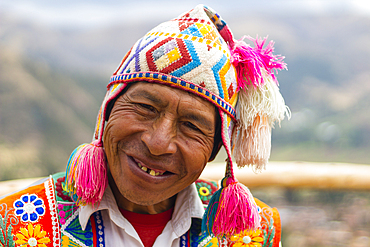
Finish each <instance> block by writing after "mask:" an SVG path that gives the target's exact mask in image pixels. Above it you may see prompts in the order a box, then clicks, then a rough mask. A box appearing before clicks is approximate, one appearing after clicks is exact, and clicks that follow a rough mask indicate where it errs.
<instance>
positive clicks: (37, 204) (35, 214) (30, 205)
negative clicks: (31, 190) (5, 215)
mask: <svg viewBox="0 0 370 247" xmlns="http://www.w3.org/2000/svg"><path fill="white" fill-rule="evenodd" d="M14 208H15V215H16V216H20V218H21V220H22V221H23V222H36V221H38V219H39V217H40V216H43V215H44V214H45V205H44V201H43V200H42V199H41V198H38V197H37V196H36V195H35V194H31V195H23V196H21V198H20V199H18V200H16V201H15V202H14Z"/></svg>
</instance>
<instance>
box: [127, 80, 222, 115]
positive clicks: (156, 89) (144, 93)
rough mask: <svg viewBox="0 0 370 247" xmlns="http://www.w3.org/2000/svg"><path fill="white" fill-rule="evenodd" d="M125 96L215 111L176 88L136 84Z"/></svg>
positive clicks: (196, 97) (203, 100)
mask: <svg viewBox="0 0 370 247" xmlns="http://www.w3.org/2000/svg"><path fill="white" fill-rule="evenodd" d="M126 94H128V95H130V96H135V97H145V98H148V99H149V100H151V101H153V102H154V103H158V104H160V103H166V102H167V101H169V102H167V103H170V104H177V103H180V102H186V103H192V104H194V105H193V107H192V108H194V109H199V110H208V111H212V112H214V111H215V106H214V105H213V104H212V103H210V102H209V101H207V100H205V99H203V98H202V97H200V96H198V95H196V94H194V93H191V92H188V91H185V90H181V89H178V88H174V87H171V86H168V85H162V84H158V83H148V82H137V83H134V84H133V85H130V86H129V88H128V89H127V91H126Z"/></svg>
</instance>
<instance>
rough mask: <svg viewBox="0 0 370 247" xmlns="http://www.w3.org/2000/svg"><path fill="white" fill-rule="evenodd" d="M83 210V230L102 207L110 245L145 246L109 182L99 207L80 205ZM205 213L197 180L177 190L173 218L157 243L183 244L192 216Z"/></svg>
mask: <svg viewBox="0 0 370 247" xmlns="http://www.w3.org/2000/svg"><path fill="white" fill-rule="evenodd" d="M79 210H80V212H79V221H80V224H81V227H82V229H83V230H85V228H86V225H87V222H88V220H89V219H90V216H91V214H93V213H94V212H96V211H99V210H101V214H102V218H103V223H104V226H105V228H104V234H105V245H106V246H129V247H143V246H144V245H143V243H142V242H141V239H140V237H139V235H138V234H137V232H136V231H135V229H134V227H133V226H132V225H131V223H130V222H129V221H128V220H127V219H126V218H124V217H123V215H122V214H121V212H120V211H119V209H118V206H117V203H116V200H115V198H114V195H113V193H112V190H111V189H110V187H109V186H108V187H107V189H106V190H105V192H104V195H103V199H102V200H101V202H100V205H99V207H98V208H95V209H94V208H93V207H92V206H91V205H87V206H82V207H80V208H79ZM203 213H204V208H203V204H202V201H201V200H200V198H199V196H198V192H197V189H196V187H195V184H194V183H193V184H191V185H190V186H188V187H187V188H185V189H184V190H182V191H180V192H179V193H178V194H177V198H176V203H175V208H174V211H173V214H172V219H171V220H170V221H169V222H168V223H167V225H166V226H165V228H164V229H163V232H162V233H161V234H160V235H159V236H158V237H157V239H156V241H155V242H154V244H153V247H167V246H168V247H178V246H180V237H181V236H182V235H183V234H185V233H186V232H187V231H188V230H189V229H190V226H191V218H200V219H201V218H202V216H203Z"/></svg>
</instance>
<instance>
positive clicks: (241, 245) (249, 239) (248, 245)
mask: <svg viewBox="0 0 370 247" xmlns="http://www.w3.org/2000/svg"><path fill="white" fill-rule="evenodd" d="M261 234H262V231H261V230H257V231H247V230H246V231H244V232H243V233H241V234H236V235H235V236H232V237H231V238H230V240H231V241H233V242H234V244H233V245H232V246H233V247H262V242H263V238H262V237H261Z"/></svg>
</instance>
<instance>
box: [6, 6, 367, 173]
mask: <svg viewBox="0 0 370 247" xmlns="http://www.w3.org/2000/svg"><path fill="white" fill-rule="evenodd" d="M1 14H2V15H1V16H2V17H1V18H2V25H1V26H0V180H6V179H13V178H20V177H35V176H44V175H48V174H50V173H53V172H55V171H61V170H63V169H64V167H65V165H66V161H67V159H68V157H69V154H70V153H71V151H72V150H73V149H74V148H75V147H77V146H78V145H79V144H81V143H84V142H90V141H91V138H92V133H93V130H94V125H95V118H96V115H97V112H98V109H99V106H100V104H101V101H102V100H103V97H104V94H105V89H106V85H107V83H108V80H109V77H110V75H111V73H112V72H113V70H114V69H115V68H116V66H117V65H118V63H119V62H120V60H121V59H122V57H123V56H124V54H125V53H126V52H127V51H128V50H129V48H130V47H131V46H132V45H133V43H134V42H135V41H136V40H137V39H139V38H140V37H141V36H142V35H143V34H145V33H146V32H147V31H148V30H150V29H151V28H152V27H153V25H155V24H153V23H160V22H161V21H163V20H160V19H158V20H153V21H152V22H149V23H142V22H138V23H136V24H135V23H132V22H131V23H129V24H124V23H123V24H115V25H112V26H108V27H104V28H103V27H100V28H91V27H90V28H75V29H66V28H51V27H50V26H47V25H41V24H37V23H34V22H26V21H22V20H20V19H17V18H14V17H12V16H10V15H7V14H6V13H1ZM228 24H229V25H230V27H231V29H232V30H233V32H234V34H235V37H236V38H240V37H242V36H243V35H244V34H248V35H251V36H252V37H256V35H257V34H258V35H259V36H260V37H264V36H266V35H267V34H268V35H269V39H268V40H271V39H273V40H274V41H276V45H275V53H278V54H283V55H284V56H286V59H285V61H286V62H287V64H288V68H289V71H281V72H279V74H278V80H279V82H280V90H281V92H282V94H283V96H284V97H285V100H286V103H287V104H288V105H289V106H290V109H291V111H292V119H291V120H290V121H289V122H288V121H286V120H284V121H283V122H282V124H281V125H282V126H281V128H279V127H278V126H276V128H275V129H274V130H273V148H272V155H271V159H272V160H305V161H327V162H353V163H366V164H370V156H369V155H368V150H369V148H370V142H369V140H370V124H369V123H370V114H369V107H370V97H368V95H369V94H370V63H369V62H368V58H369V56H370V46H369V45H368V44H370V32H369V30H370V18H369V17H364V16H363V17H358V16H353V15H327V16H313V15H311V16H310V15H305V16H299V15H287V16H282V15H277V14H276V15H271V14H269V15H264V14H262V15H258V16H257V15H248V16H242V15H235V16H233V17H231V18H230V17H229V19H228ZM223 160H224V156H223V155H222V154H221V155H219V158H218V161H223Z"/></svg>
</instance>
